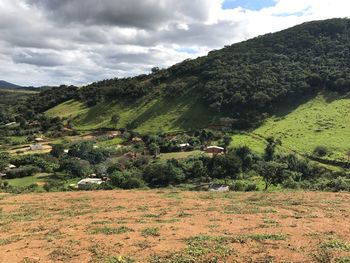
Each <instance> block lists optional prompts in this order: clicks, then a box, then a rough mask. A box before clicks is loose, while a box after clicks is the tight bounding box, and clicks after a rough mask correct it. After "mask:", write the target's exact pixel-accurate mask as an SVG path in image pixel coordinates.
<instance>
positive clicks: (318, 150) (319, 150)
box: [313, 146, 329, 157]
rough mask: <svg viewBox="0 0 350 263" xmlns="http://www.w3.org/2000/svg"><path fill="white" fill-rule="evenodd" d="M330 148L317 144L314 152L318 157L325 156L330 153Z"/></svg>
mask: <svg viewBox="0 0 350 263" xmlns="http://www.w3.org/2000/svg"><path fill="white" fill-rule="evenodd" d="M328 153H329V152H328V149H327V147H326V146H317V147H316V148H315V149H314V152H313V154H314V155H315V156H317V157H324V156H326V155H327V154H328Z"/></svg>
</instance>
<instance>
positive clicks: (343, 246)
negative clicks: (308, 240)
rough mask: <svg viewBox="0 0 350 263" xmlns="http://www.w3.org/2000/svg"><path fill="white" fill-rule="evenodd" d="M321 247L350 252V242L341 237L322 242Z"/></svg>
mask: <svg viewBox="0 0 350 263" xmlns="http://www.w3.org/2000/svg"><path fill="white" fill-rule="evenodd" d="M321 248H323V249H330V250H339V251H346V252H350V244H348V243H347V242H344V241H343V240H339V239H334V240H330V241H327V242H325V243H323V244H321Z"/></svg>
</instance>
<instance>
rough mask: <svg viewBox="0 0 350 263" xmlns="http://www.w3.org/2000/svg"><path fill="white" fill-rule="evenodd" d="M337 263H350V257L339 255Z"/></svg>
mask: <svg viewBox="0 0 350 263" xmlns="http://www.w3.org/2000/svg"><path fill="white" fill-rule="evenodd" d="M335 263H350V257H339V258H336V259H335Z"/></svg>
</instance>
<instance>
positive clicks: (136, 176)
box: [110, 169, 145, 189]
mask: <svg viewBox="0 0 350 263" xmlns="http://www.w3.org/2000/svg"><path fill="white" fill-rule="evenodd" d="M110 179H111V181H110V184H111V185H113V186H115V187H119V188H122V189H133V188H141V187H144V186H145V183H144V181H143V180H142V176H141V172H140V170H138V169H130V170H125V171H122V172H120V171H116V172H114V173H113V174H112V175H111V177H110Z"/></svg>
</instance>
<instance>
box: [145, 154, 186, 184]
mask: <svg viewBox="0 0 350 263" xmlns="http://www.w3.org/2000/svg"><path fill="white" fill-rule="evenodd" d="M143 177H144V180H145V181H146V182H147V183H148V184H149V185H150V186H153V187H163V186H169V185H170V184H172V185H176V184H178V183H181V182H183V180H184V179H185V174H184V172H183V170H182V169H181V168H180V167H179V166H178V165H176V164H175V163H174V161H172V160H170V161H167V162H155V163H152V164H149V165H148V166H147V167H146V169H145V172H144V176H143Z"/></svg>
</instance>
